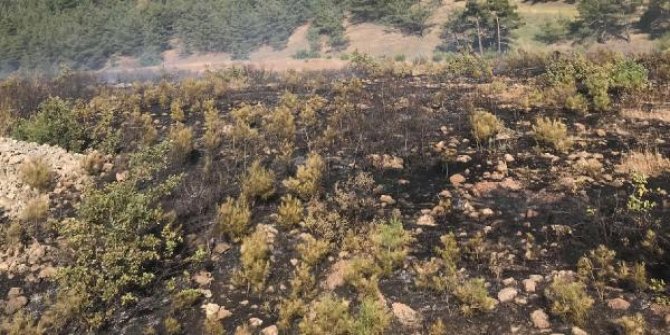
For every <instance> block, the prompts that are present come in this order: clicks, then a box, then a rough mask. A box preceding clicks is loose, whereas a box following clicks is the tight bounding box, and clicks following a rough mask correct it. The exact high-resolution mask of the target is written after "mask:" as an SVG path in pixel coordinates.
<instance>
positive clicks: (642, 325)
mask: <svg viewBox="0 0 670 335" xmlns="http://www.w3.org/2000/svg"><path fill="white" fill-rule="evenodd" d="M616 324H617V325H619V327H621V330H622V334H623V335H644V334H646V333H647V322H646V321H645V320H644V316H643V315H642V314H641V313H636V314H635V315H633V316H624V317H622V318H620V319H617V320H616Z"/></svg>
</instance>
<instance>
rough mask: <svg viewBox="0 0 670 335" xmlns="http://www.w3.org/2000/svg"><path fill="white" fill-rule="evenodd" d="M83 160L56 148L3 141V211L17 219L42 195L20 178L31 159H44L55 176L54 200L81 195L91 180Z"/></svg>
mask: <svg viewBox="0 0 670 335" xmlns="http://www.w3.org/2000/svg"><path fill="white" fill-rule="evenodd" d="M83 157H84V156H83V155H81V154H76V153H70V152H67V151H66V150H65V149H62V148H59V147H55V146H49V145H39V144H37V143H28V142H22V141H17V140H14V139H10V138H4V137H0V209H3V210H4V211H6V213H7V215H8V216H9V217H17V216H18V215H19V213H20V212H21V210H22V209H23V208H24V206H25V204H26V203H27V201H29V200H30V199H32V198H34V197H36V196H37V195H38V194H37V191H35V190H33V189H31V188H30V187H29V186H28V185H26V184H24V183H23V182H22V181H21V178H20V170H21V165H22V164H23V163H24V162H26V161H27V160H29V159H34V158H40V159H42V160H43V161H44V162H46V163H47V164H48V165H49V167H50V168H51V170H52V172H53V173H54V179H55V180H54V183H53V185H54V187H53V188H52V189H51V194H54V195H56V196H54V197H50V198H58V199H63V198H67V197H66V196H65V195H67V194H68V193H69V191H70V190H72V189H74V190H76V191H81V190H82V189H83V187H84V184H85V182H86V180H87V179H88V178H87V176H86V173H85V171H84V170H83V169H82V167H81V160H82V159H83ZM3 210H0V212H2V211H3Z"/></svg>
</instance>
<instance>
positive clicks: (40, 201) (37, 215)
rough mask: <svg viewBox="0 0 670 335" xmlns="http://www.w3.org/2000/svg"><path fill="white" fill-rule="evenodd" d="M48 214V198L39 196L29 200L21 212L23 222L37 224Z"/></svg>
mask: <svg viewBox="0 0 670 335" xmlns="http://www.w3.org/2000/svg"><path fill="white" fill-rule="evenodd" d="M48 214H49V196H47V195H41V196H38V197H36V198H33V199H30V200H29V201H28V202H27V203H26V207H24V208H23V210H22V211H21V220H22V221H23V222H38V221H42V220H44V219H46V218H47V215H48Z"/></svg>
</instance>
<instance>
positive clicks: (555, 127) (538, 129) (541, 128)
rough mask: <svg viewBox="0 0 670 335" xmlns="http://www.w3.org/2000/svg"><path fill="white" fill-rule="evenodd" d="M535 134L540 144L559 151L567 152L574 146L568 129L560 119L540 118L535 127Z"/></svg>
mask: <svg viewBox="0 0 670 335" xmlns="http://www.w3.org/2000/svg"><path fill="white" fill-rule="evenodd" d="M533 134H534V136H535V139H536V140H537V141H538V142H541V143H545V144H549V145H551V146H552V147H554V149H556V150H558V151H567V150H568V149H569V148H570V147H571V146H572V140H571V139H570V138H569V137H568V127H567V126H566V125H565V123H563V122H561V120H559V119H549V118H546V117H542V118H538V119H537V120H535V125H533Z"/></svg>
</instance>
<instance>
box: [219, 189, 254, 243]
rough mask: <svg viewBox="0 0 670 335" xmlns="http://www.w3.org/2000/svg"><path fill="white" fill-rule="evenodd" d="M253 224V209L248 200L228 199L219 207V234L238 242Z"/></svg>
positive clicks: (241, 198)
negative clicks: (250, 224) (250, 207)
mask: <svg viewBox="0 0 670 335" xmlns="http://www.w3.org/2000/svg"><path fill="white" fill-rule="evenodd" d="M249 223H251V209H249V203H248V202H247V200H246V198H244V197H240V198H238V199H233V198H230V197H229V198H228V199H226V202H224V203H223V204H221V206H220V207H219V213H218V217H217V226H218V230H219V232H221V233H223V234H226V235H228V237H229V238H231V239H233V240H237V239H239V238H240V237H242V236H243V235H244V234H245V233H246V231H247V227H248V226H249Z"/></svg>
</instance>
